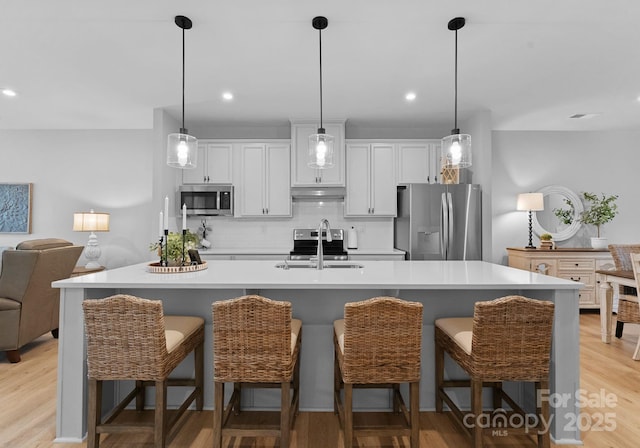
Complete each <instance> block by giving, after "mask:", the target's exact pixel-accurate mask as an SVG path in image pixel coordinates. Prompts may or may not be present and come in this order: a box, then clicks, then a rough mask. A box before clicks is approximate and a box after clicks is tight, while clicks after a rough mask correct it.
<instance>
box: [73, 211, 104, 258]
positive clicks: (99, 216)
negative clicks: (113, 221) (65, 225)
mask: <svg viewBox="0 0 640 448" xmlns="http://www.w3.org/2000/svg"><path fill="white" fill-rule="evenodd" d="M73 230H74V231H75V232H91V234H90V235H89V242H88V243H87V246H86V247H85V248H84V256H85V257H86V258H87V260H89V261H88V263H87V264H86V265H85V266H84V267H85V268H87V269H96V268H99V267H101V266H100V264H98V261H97V260H98V258H100V254H101V250H100V246H99V245H98V237H97V236H96V234H95V233H94V232H108V231H109V213H96V212H94V211H93V209H92V210H91V211H89V212H78V213H74V214H73Z"/></svg>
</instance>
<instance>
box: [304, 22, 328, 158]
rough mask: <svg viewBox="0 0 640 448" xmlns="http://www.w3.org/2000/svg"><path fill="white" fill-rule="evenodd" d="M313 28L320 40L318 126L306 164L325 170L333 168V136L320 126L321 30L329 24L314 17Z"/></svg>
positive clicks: (312, 136) (313, 135)
mask: <svg viewBox="0 0 640 448" xmlns="http://www.w3.org/2000/svg"><path fill="white" fill-rule="evenodd" d="M311 24H312V25H313V28H315V29H316V30H318V34H319V39H320V40H319V42H320V127H319V128H318V133H317V134H312V135H310V136H309V159H308V161H307V165H308V166H309V167H311V168H315V169H319V170H325V169H327V168H333V143H334V140H335V139H334V137H333V136H332V135H329V134H327V133H326V132H325V129H324V127H323V126H322V30H323V29H325V28H326V27H327V25H329V21H328V20H327V18H326V17H322V16H318V17H314V18H313V20H312V21H311Z"/></svg>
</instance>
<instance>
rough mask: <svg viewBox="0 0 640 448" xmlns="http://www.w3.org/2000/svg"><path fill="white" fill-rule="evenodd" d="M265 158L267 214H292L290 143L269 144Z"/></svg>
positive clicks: (265, 206)
mask: <svg viewBox="0 0 640 448" xmlns="http://www.w3.org/2000/svg"><path fill="white" fill-rule="evenodd" d="M265 160H266V167H265V171H266V174H265V182H266V185H265V198H266V202H265V205H264V208H265V211H266V213H265V214H266V215H267V216H291V190H290V188H289V179H290V165H289V164H290V160H291V158H290V149H289V145H284V144H279V145H267V148H266V157H265Z"/></svg>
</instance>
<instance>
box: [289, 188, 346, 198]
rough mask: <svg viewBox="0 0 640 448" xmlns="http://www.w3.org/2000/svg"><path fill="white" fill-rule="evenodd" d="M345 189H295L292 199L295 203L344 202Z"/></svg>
mask: <svg viewBox="0 0 640 448" xmlns="http://www.w3.org/2000/svg"><path fill="white" fill-rule="evenodd" d="M344 193H345V188H344V187H322V186H317V187H316V186H313V187H293V188H291V197H292V198H293V200H294V201H328V200H334V201H342V200H344Z"/></svg>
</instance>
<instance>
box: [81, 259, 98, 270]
mask: <svg viewBox="0 0 640 448" xmlns="http://www.w3.org/2000/svg"><path fill="white" fill-rule="evenodd" d="M84 267H85V268H87V269H100V268H101V267H102V265H100V264H98V263H97V262H95V261H90V262H89V263H87V264H85V265H84Z"/></svg>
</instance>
